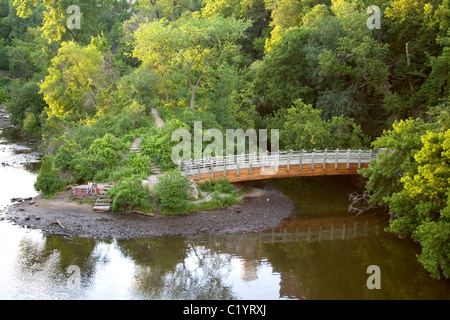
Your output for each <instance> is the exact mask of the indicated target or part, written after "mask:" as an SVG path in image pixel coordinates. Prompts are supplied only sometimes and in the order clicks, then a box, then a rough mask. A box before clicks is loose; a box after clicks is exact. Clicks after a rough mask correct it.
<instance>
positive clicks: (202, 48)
mask: <svg viewBox="0 0 450 320" xmlns="http://www.w3.org/2000/svg"><path fill="white" fill-rule="evenodd" d="M248 26H249V24H248V23H245V22H243V21H240V20H236V19H234V18H222V17H218V16H215V17H213V18H211V19H202V18H181V19H179V20H177V21H175V22H169V21H167V20H165V19H162V20H161V21H155V22H150V23H148V24H144V25H142V26H141V27H139V29H138V30H137V31H136V34H135V39H136V40H135V49H134V51H133V55H134V56H135V57H136V58H138V59H140V60H141V61H142V62H143V63H144V64H145V65H147V66H151V67H153V68H155V69H156V71H157V72H158V73H159V74H160V75H161V76H162V78H163V79H164V82H165V83H164V85H165V87H166V102H168V86H169V76H170V74H171V73H174V71H175V70H176V69H178V72H181V73H182V74H183V75H184V76H185V79H186V82H187V84H188V86H189V91H190V104H189V105H190V107H191V108H192V107H194V105H195V94H196V91H197V89H198V88H199V86H200V84H201V82H202V79H203V78H204V77H205V75H207V73H208V71H209V70H210V69H212V68H214V67H215V66H216V62H217V61H218V59H219V58H220V56H221V55H222V54H224V53H225V52H227V51H229V50H233V48H235V45H234V42H235V41H236V40H237V39H239V38H241V37H242V36H243V32H244V30H245V29H246V28H247V27H248Z"/></svg>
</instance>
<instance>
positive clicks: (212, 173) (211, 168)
mask: <svg viewBox="0 0 450 320" xmlns="http://www.w3.org/2000/svg"><path fill="white" fill-rule="evenodd" d="M209 166H210V170H211V175H210V177H211V180H212V179H213V177H214V171H213V163H212V160H211V162H210V163H209Z"/></svg>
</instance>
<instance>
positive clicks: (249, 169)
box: [248, 162, 252, 175]
mask: <svg viewBox="0 0 450 320" xmlns="http://www.w3.org/2000/svg"><path fill="white" fill-rule="evenodd" d="M248 173H249V174H250V175H251V174H252V163H251V162H250V164H249V165H248Z"/></svg>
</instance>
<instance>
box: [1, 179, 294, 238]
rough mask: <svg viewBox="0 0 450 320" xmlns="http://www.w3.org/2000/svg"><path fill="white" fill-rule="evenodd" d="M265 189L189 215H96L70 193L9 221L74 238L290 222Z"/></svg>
mask: <svg viewBox="0 0 450 320" xmlns="http://www.w3.org/2000/svg"><path fill="white" fill-rule="evenodd" d="M263 184H264V183H263V182H261V187H258V188H252V191H251V192H249V193H247V194H246V195H244V198H243V202H242V203H241V204H238V205H234V206H231V207H228V208H224V209H222V210H215V211H201V212H194V213H189V214H185V215H162V214H154V215H143V214H129V213H119V212H105V213H104V212H94V211H93V210H92V204H79V203H77V202H74V201H71V199H70V191H64V192H61V193H60V194H59V195H58V196H57V197H56V198H54V199H44V198H42V197H41V196H38V197H35V198H32V199H31V200H30V199H28V200H26V201H22V202H20V203H15V204H12V205H11V206H9V207H8V208H7V209H6V211H5V216H6V220H8V221H10V222H11V223H13V224H17V225H19V226H22V227H25V228H29V229H39V230H42V231H43V232H46V233H50V234H57V235H63V236H67V237H71V238H74V237H80V238H97V239H130V238H141V237H151V236H175V235H195V234H198V233H216V234H217V233H236V232H253V231H260V230H266V229H269V228H273V227H276V226H277V225H279V224H280V223H281V222H282V221H283V220H285V219H287V218H289V216H290V215H291V212H292V210H293V208H294V205H293V203H292V201H291V200H290V199H289V198H288V197H287V196H286V195H284V194H283V193H282V192H281V191H279V190H278V189H276V188H274V187H273V186H271V185H270V184H266V185H265V186H263Z"/></svg>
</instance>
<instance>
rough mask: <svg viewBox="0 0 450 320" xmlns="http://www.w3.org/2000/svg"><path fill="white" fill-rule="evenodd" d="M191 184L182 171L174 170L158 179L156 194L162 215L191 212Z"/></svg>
mask: <svg viewBox="0 0 450 320" xmlns="http://www.w3.org/2000/svg"><path fill="white" fill-rule="evenodd" d="M191 188H192V187H191V182H190V180H189V177H187V176H184V175H182V174H181V172H180V170H178V169H172V170H169V171H167V172H166V173H164V175H161V176H159V177H158V183H157V184H156V186H155V194H156V198H157V201H158V204H159V209H160V210H161V212H162V213H169V214H170V213H175V214H182V213H187V212H188V211H189V210H190V202H189V198H190V191H191Z"/></svg>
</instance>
